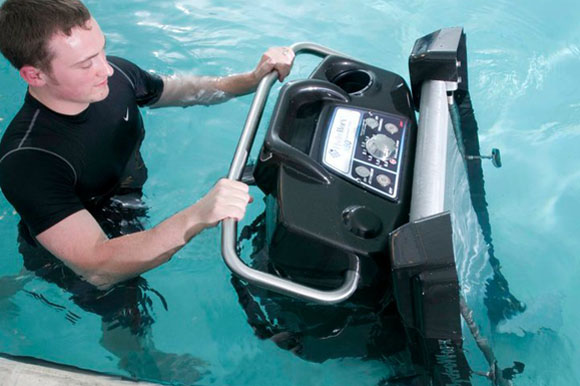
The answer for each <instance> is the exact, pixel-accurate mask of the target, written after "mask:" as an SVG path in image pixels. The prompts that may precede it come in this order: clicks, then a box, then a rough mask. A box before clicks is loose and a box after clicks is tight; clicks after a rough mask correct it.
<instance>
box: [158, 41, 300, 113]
mask: <svg viewBox="0 0 580 386" xmlns="http://www.w3.org/2000/svg"><path fill="white" fill-rule="evenodd" d="M293 62H294V52H293V51H292V50H291V49H290V48H287V47H274V48H270V49H269V50H268V51H266V52H265V53H264V55H262V57H261V59H260V62H259V63H258V65H257V66H256V68H255V69H254V70H253V71H251V72H246V73H243V74H236V75H229V76H224V77H209V76H193V75H175V76H170V77H162V79H163V93H162V94H161V97H160V98H159V100H158V101H157V102H156V103H155V104H153V105H152V106H151V107H152V108H157V107H166V106H183V107H185V106H191V105H196V104H202V105H211V104H217V103H221V102H224V101H226V100H228V99H230V98H231V97H234V96H238V95H244V94H247V93H250V92H252V91H254V90H255V89H256V87H257V86H258V84H259V83H260V81H261V80H262V78H264V76H266V75H267V74H269V73H271V72H272V71H277V72H278V79H279V80H280V81H282V80H284V78H286V76H288V74H289V73H290V69H291V68H292V63H293Z"/></svg>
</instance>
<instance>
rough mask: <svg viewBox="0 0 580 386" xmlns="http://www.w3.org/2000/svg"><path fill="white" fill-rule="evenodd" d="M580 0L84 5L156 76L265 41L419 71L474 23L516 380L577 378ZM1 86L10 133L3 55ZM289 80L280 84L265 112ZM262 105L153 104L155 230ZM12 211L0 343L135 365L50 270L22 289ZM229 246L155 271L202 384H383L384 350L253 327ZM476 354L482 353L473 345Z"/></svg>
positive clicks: (217, 165)
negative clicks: (310, 347)
mask: <svg viewBox="0 0 580 386" xmlns="http://www.w3.org/2000/svg"><path fill="white" fill-rule="evenodd" d="M274 4H275V5H274ZM579 4H580V3H578V2H577V1H571V0H556V1H551V2H533V3H532V2H524V1H505V0H501V1H494V2H488V1H470V2H465V1H463V2H461V1H452V0H443V1H438V2H434V1H430V2H428V1H420V0H411V1H406V2H395V1H379V0H374V1H373V0H367V1H362V0H361V1H358V2H353V1H344V0H338V1H332V2H331V1H295V0H294V1H290V0H280V1H277V2H275V3H273V2H271V1H261V0H258V1H255V2H253V3H252V4H251V5H250V3H249V2H244V1H239V0H229V1H218V0H183V1H176V0H171V1H169V0H168V1H162V0H160V1H157V2H150V1H143V0H124V1H112V0H99V1H96V0H93V1H87V5H88V6H89V8H90V9H91V11H92V13H93V15H94V16H95V18H96V19H97V20H98V21H99V22H100V24H101V27H102V29H103V31H104V32H105V33H106V35H107V40H108V42H107V47H108V51H109V53H110V54H114V55H119V56H124V57H127V58H129V59H131V60H133V61H135V62H137V63H138V64H139V65H140V66H142V67H143V68H145V69H148V70H153V71H155V72H158V73H174V72H183V71H185V72H189V73H194V74H207V75H220V74H229V73H235V72H240V71H247V70H250V69H251V68H253V66H254V64H255V63H256V62H257V61H258V59H259V56H260V54H261V52H262V51H264V50H265V49H266V48H267V47H268V46H271V45H285V44H291V43H293V42H296V41H314V42H317V43H320V44H323V45H326V46H329V47H332V48H334V49H336V50H339V51H342V52H345V53H347V54H349V55H351V56H353V57H356V58H358V59H360V60H362V61H366V62H369V63H371V64H374V65H377V66H379V67H383V68H386V69H389V70H391V71H393V72H397V73H399V74H401V75H402V76H403V77H404V78H406V79H407V80H408V70H407V58H408V55H409V53H410V51H411V48H412V45H413V43H414V41H415V39H417V38H418V37H420V36H423V35H425V34H427V33H429V32H431V31H434V30H436V29H439V28H441V27H445V26H457V25H460V26H463V27H464V28H465V31H466V33H467V44H468V62H469V81H470V86H471V95H472V99H473V101H474V108H475V111H476V117H477V119H478V123H479V126H480V141H481V147H482V152H487V151H490V150H491V148H492V147H498V148H500V149H501V151H502V156H503V161H504V166H503V167H502V168H501V169H495V168H493V167H492V166H491V164H489V163H485V164H484V173H485V178H486V190H487V201H488V203H489V213H490V220H491V225H492V230H493V240H494V245H495V254H496V256H497V257H498V258H499V259H500V261H501V265H502V272H503V273H504V275H505V276H506V278H507V279H508V281H509V284H510V289H511V291H512V293H514V294H515V295H516V297H518V298H519V299H520V300H522V301H524V302H525V303H526V304H527V306H528V309H527V311H526V312H525V313H524V314H521V315H519V316H518V317H516V318H514V319H512V320H511V321H508V322H506V323H503V324H501V325H500V326H499V327H498V331H496V332H494V333H493V334H492V335H491V336H489V338H490V340H491V342H492V346H493V347H494V350H495V352H496V355H497V356H498V358H499V360H500V364H501V365H503V366H508V365H511V362H512V361H514V360H518V361H521V362H524V363H525V364H526V369H525V372H524V373H523V374H522V375H520V376H519V377H517V378H516V384H518V385H558V386H560V385H561V386H564V385H574V384H580V370H579V368H578V366H577V365H578V363H580V350H579V348H578V345H579V344H580V332H579V330H578V328H577V321H578V320H580V310H579V309H578V307H577V305H578V292H579V290H580V284H578V283H579V282H578V279H577V276H578V273H579V272H580V259H579V257H580V256H579V253H578V251H579V250H580V241H579V239H578V237H577V234H578V231H580V226H579V225H578V224H579V222H578V218H579V216H580V203H579V201H578V199H577V197H579V196H580V172H579V171H578V167H577V165H578V161H579V157H578V155H577V154H578V151H577V148H578V145H579V144H580V87H578V86H580V81H579V79H580V43H579V42H580V24H578V20H579V18H578V17H579V16H580V5H579ZM316 63H317V59H314V58H312V57H305V56H301V57H299V58H298V60H297V62H296V65H295V67H294V70H293V73H292V76H291V79H298V78H304V77H306V76H308V74H309V73H310V71H311V70H312V69H313V67H314V65H316ZM0 85H1V86H0V130H1V131H2V132H3V131H4V129H5V127H6V125H7V124H8V123H9V121H10V119H11V118H12V116H13V114H14V113H15V112H16V111H17V110H18V108H19V106H20V103H21V100H22V97H23V95H24V91H25V87H24V84H23V82H22V81H20V80H19V79H18V76H17V72H16V71H15V70H13V69H11V68H9V66H8V64H7V62H6V61H5V60H4V59H1V60H0ZM279 87H280V86H279V85H276V86H275V87H274V89H273V92H272V95H273V96H272V97H271V98H270V101H271V102H270V103H269V105H268V107H269V108H270V110H271V107H272V103H273V100H274V99H275V94H276V91H277V90H278V89H279ZM250 102H251V96H246V97H243V98H239V99H236V100H232V101H230V102H228V103H226V104H223V105H219V106H214V107H210V108H206V107H193V108H189V109H179V108H174V109H164V110H155V111H147V110H145V111H144V112H143V113H144V120H145V124H146V128H147V138H146V141H145V143H144V145H143V153H144V157H145V159H146V162H147V164H148V167H149V171H150V178H149V181H148V183H147V185H146V188H145V194H146V197H147V202H148V204H149V206H150V207H151V209H150V212H149V214H150V223H151V224H156V223H158V222H159V221H161V220H162V219H164V218H166V217H168V216H169V215H171V214H172V213H174V212H176V211H177V210H179V209H181V208H183V207H184V206H185V205H187V204H188V203H193V202H195V200H197V199H198V198H199V197H200V196H201V195H203V194H204V193H205V192H206V191H208V190H209V189H210V188H211V186H212V185H213V183H214V182H215V181H216V180H217V179H218V178H219V177H221V176H223V175H225V174H226V173H227V169H228V167H229V162H230V161H231V157H232V154H233V151H234V148H235V145H236V143H237V140H238V137H239V132H240V129H241V127H242V125H243V122H244V120H245V117H246V114H247V111H248V108H249V104H250ZM267 109H268V108H267ZM270 110H267V112H266V117H265V118H266V119H267V117H268V116H269V111H270ZM261 132H263V130H262V131H261ZM259 136H260V134H258V138H259ZM254 194H255V195H256V197H257V198H259V197H260V195H259V193H258V192H257V191H255V192H254ZM260 202H261V200H260V199H257V200H256V203H255V204H253V205H252V208H250V210H249V213H248V218H249V219H251V218H253V217H254V216H255V215H257V214H258V213H260V212H261V210H262V209H263V207H262V205H261V204H260ZM17 222H18V217H17V215H16V214H15V213H14V211H13V209H12V208H11V207H10V206H9V204H8V203H7V202H6V201H5V199H4V198H3V197H2V198H0V251H2V252H1V257H0V276H3V277H4V278H3V279H2V278H0V352H7V353H11V354H16V355H28V356H34V357H39V358H42V359H46V360H50V361H55V362H59V363H65V364H71V365H74V366H78V367H82V368H87V369H93V370H97V371H103V372H108V373H115V374H121V375H127V373H126V372H124V371H123V370H120V369H119V367H118V358H116V357H114V356H113V355H111V353H109V352H108V351H107V350H105V349H104V348H103V346H102V345H101V343H100V339H101V323H100V318H99V317H98V316H96V315H93V314H89V313H85V312H84V311H82V310H81V309H80V308H78V307H77V306H76V305H75V304H74V303H73V302H72V301H70V300H69V298H68V295H67V294H66V293H65V292H63V291H62V290H60V289H59V288H58V287H56V286H54V285H52V284H48V283H46V282H44V281H43V280H40V279H29V278H28V279H26V278H25V279H23V280H21V281H20V283H23V285H24V289H25V290H26V291H23V290H20V289H19V288H20V286H19V285H16V284H14V283H15V280H16V279H15V278H14V277H18V276H19V275H20V271H21V269H22V261H21V258H20V257H19V255H18V252H17V246H16V241H15V240H16V224H17ZM219 243H220V234H219V230H218V229H217V228H216V229H212V230H208V231H206V232H204V233H202V234H201V235H200V236H198V237H197V238H196V239H195V240H194V241H193V242H192V243H191V244H190V245H188V246H187V247H186V248H184V249H183V250H182V251H180V252H179V253H178V254H177V255H176V256H175V257H174V258H173V259H172V261H171V262H170V263H168V264H166V265H164V266H162V267H160V268H158V269H156V270H154V271H152V272H149V273H147V274H146V275H145V277H146V279H147V280H148V282H149V284H150V286H151V287H153V288H155V289H156V290H157V291H159V292H160V293H162V294H163V296H164V297H165V299H166V301H167V303H168V310H167V311H165V309H164V308H163V305H162V304H161V302H160V301H159V300H157V299H156V298H153V299H154V302H156V303H155V304H154V305H153V307H154V309H155V310H156V314H155V319H156V322H155V324H154V325H153V327H152V341H153V344H154V345H155V347H157V348H158V349H160V350H163V351H165V352H169V353H177V354H185V353H188V354H190V355H192V356H194V357H196V358H199V359H200V360H202V361H203V364H200V365H199V366H198V370H199V371H200V372H201V373H203V376H202V378H201V380H200V381H199V382H200V383H201V384H216V385H234V384H235V385H272V384H275V385H297V384H304V385H345V386H346V385H375V384H377V383H378V382H379V381H380V380H381V379H382V378H384V377H386V376H387V375H389V369H388V368H386V367H385V364H383V363H381V362H379V361H361V360H359V359H341V360H329V361H326V362H324V363H322V364H316V363H309V362H306V361H303V360H301V359H299V358H297V357H295V356H294V355H292V354H291V353H289V352H287V351H284V350H281V349H279V348H278V347H277V346H276V345H275V344H273V343H271V342H269V341H261V340H259V339H257V338H256V337H255V336H254V334H253V331H252V329H251V328H250V327H249V326H248V324H247V322H246V317H245V314H244V313H243V311H242V309H241V307H240V306H239V304H238V299H237V296H236V294H235V292H234V290H233V289H232V287H231V285H230V281H229V276H230V275H229V272H228V270H227V268H226V267H225V265H224V264H223V263H222V261H221V255H220V250H219ZM478 277H480V280H479V281H478V280H477V278H478ZM485 277H486V276H485V274H484V273H481V274H480V276H477V272H475V273H474V272H471V273H470V279H471V281H470V282H469V286H470V288H472V289H473V291H474V292H473V293H480V294H481V293H482V291H483V286H484V279H485ZM473 278H475V280H473ZM16 282H18V280H16ZM30 292H33V293H37V294H42V295H43V296H44V297H45V298H46V299H48V300H50V301H51V302H53V303H55V304H59V305H63V306H65V307H66V308H67V309H68V310H69V311H70V312H74V313H75V314H78V315H79V316H80V320H79V321H78V322H77V323H76V324H74V325H73V324H71V323H70V322H69V321H68V320H67V319H66V318H65V313H64V312H63V311H59V310H58V309H55V308H54V307H50V306H47V305H46V303H43V302H41V301H39V300H38V299H37V298H35V297H33V296H31V295H30ZM474 312H475V313H476V315H477V319H478V320H483V319H485V309H483V308H482V307H479V308H475V310H474ZM481 323H482V324H484V321H482V322H481ZM468 346H469V345H468ZM472 346H473V345H471V346H469V347H472ZM467 357H468V359H471V358H473V360H474V361H475V362H476V363H481V358H480V357H479V356H478V353H476V352H468V353H467ZM477 382H480V381H479V380H477V379H476V383H477ZM481 384H485V383H481Z"/></svg>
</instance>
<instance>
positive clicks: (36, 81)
mask: <svg viewBox="0 0 580 386" xmlns="http://www.w3.org/2000/svg"><path fill="white" fill-rule="evenodd" d="M19 72H20V76H21V77H22V79H24V81H25V82H26V83H28V85H29V86H31V87H42V86H44V85H45V84H46V80H45V75H44V72H43V71H42V70H39V69H38V68H36V67H34V66H23V67H22V68H21V69H20V71H19Z"/></svg>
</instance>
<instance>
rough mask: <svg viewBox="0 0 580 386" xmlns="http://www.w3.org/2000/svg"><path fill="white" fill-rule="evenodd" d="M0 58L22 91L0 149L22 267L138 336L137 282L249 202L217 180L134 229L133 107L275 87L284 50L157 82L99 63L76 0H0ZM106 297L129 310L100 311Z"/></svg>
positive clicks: (134, 69)
mask: <svg viewBox="0 0 580 386" xmlns="http://www.w3.org/2000/svg"><path fill="white" fill-rule="evenodd" d="M0 51H1V52H2V54H3V55H4V56H5V57H6V58H7V59H8V60H9V61H10V63H11V64H12V65H13V66H14V67H15V68H16V69H17V70H18V71H19V73H20V76H21V77H22V78H23V79H24V81H25V82H26V83H27V84H28V92H27V94H26V97H25V100H24V105H23V106H22V108H21V109H20V111H19V112H18V113H17V114H16V116H15V117H14V119H13V120H12V122H11V123H10V125H9V126H8V128H7V129H6V132H5V133H4V136H3V138H2V142H1V143H0V186H1V188H2V191H3V193H4V195H5V196H6V198H7V199H8V201H9V202H10V203H11V204H12V205H13V206H14V208H15V209H16V211H17V212H18V214H19V215H20V217H21V223H20V226H19V229H20V232H19V243H20V251H21V252H22V254H23V256H24V264H25V267H26V268H27V269H29V270H31V271H34V272H35V273H36V274H37V275H39V276H42V277H44V278H46V279H47V280H49V281H51V282H55V283H57V284H58V285H59V286H61V287H63V288H65V289H67V290H68V291H70V292H72V293H73V298H74V299H75V301H77V302H78V303H79V305H81V307H83V308H84V309H86V310H89V311H92V312H96V313H98V314H100V315H101V316H102V317H103V320H104V322H107V323H120V324H121V325H123V324H125V327H127V328H130V329H132V332H133V334H134V335H139V329H138V328H137V327H139V326H137V327H135V324H137V325H139V324H147V323H146V322H144V319H147V313H145V315H143V312H142V309H143V308H144V307H145V308H146V307H147V306H146V305H142V306H141V307H139V306H135V304H136V303H139V302H140V301H141V302H142V303H143V304H145V303H146V302H144V301H143V297H144V295H143V294H142V290H143V288H146V284H144V283H143V282H144V280H143V279H142V278H140V277H139V275H140V274H142V273H144V272H146V271H148V270H151V269H153V268H155V267H157V266H159V265H161V264H163V263H165V262H167V261H169V259H170V258H171V257H172V256H173V255H174V254H175V253H176V252H177V251H178V250H180V249H181V248H182V247H183V246H184V245H185V244H187V243H188V242H189V241H190V240H191V239H192V238H193V237H194V236H195V235H197V234H199V233H200V232H201V231H202V230H204V229H205V228H208V227H212V226H215V225H216V224H217V223H218V222H219V221H221V220H223V219H225V218H234V219H236V220H240V219H241V218H242V217H243V216H244V213H245V209H246V205H247V204H248V202H249V201H250V196H249V193H248V187H247V186H246V185H245V184H243V183H241V182H237V181H230V180H226V179H222V180H220V181H218V182H217V183H216V185H215V186H214V187H213V188H212V189H211V190H210V191H209V192H208V193H207V194H206V195H205V196H204V197H202V198H201V199H199V200H198V201H197V202H196V203H194V204H193V205H190V206H188V207H187V208H185V209H183V210H182V211H180V212H178V213H176V214H175V215H173V216H171V217H169V218H168V219H166V220H165V221H163V222H161V223H160V224H158V225H156V226H154V227H153V228H150V229H147V230H145V229H144V227H143V226H142V225H141V222H140V221H139V219H140V217H142V216H143V215H144V214H145V208H144V205H143V204H142V203H141V201H140V198H141V187H142V186H143V183H144V182H145V180H146V178H147V171H146V168H145V166H144V164H143V161H142V159H141V155H140V151H139V148H140V145H141V141H142V139H143V134H144V131H143V123H142V119H141V115H140V113H139V107H142V106H149V107H153V108H155V107H165V106H189V105H195V104H204V105H209V104H215V103H220V102H223V101H225V100H227V99H229V98H230V97H233V96H236V95H242V94H246V93H249V92H251V91H253V90H254V89H255V87H256V86H257V84H258V83H259V82H260V80H261V79H262V78H263V77H264V76H265V75H267V74H268V73H270V72H272V71H277V72H278V77H279V79H280V80H283V79H284V78H285V77H286V76H287V75H288V73H289V72H290V69H291V66H292V63H293V60H294V54H293V52H292V50H289V49H288V48H284V47H279V48H271V49H269V50H268V51H267V52H266V53H265V54H264V55H263V56H262V58H261V60H260V61H259V63H258V65H257V66H256V68H255V69H254V70H253V71H251V72H248V73H244V74H237V75H231V76H226V77H194V76H185V75H183V76H173V77H162V76H157V75H154V74H151V73H148V72H145V71H143V70H142V69H140V68H139V67H138V66H136V65H135V64H133V63H131V62H129V61H127V60H125V59H122V58H118V57H108V56H106V54H105V36H104V35H103V33H102V32H101V29H100V28H99V24H98V23H97V21H96V20H95V19H94V18H93V17H92V16H91V15H90V13H89V11H88V10H87V8H86V7H85V6H84V5H83V4H82V3H81V2H80V1H79V0H6V1H4V3H3V4H2V6H1V7H0ZM87 294H92V295H87ZM107 297H109V298H111V299H113V300H112V302H116V303H129V304H131V303H132V304H133V306H132V307H129V308H126V306H125V305H124V304H120V305H119V306H118V307H117V310H116V311H111V307H110V304H108V303H107V304H104V302H103V299H105V300H106V298H107ZM87 299H89V300H87ZM124 307H125V308H124ZM113 308H114V307H113ZM136 309H140V310H136ZM121 319H126V320H125V321H123V320H121ZM136 320H137V321H136ZM104 330H105V331H107V329H105V328H104ZM103 340H104V343H103V344H104V345H106V344H107V343H106V337H104V338H103Z"/></svg>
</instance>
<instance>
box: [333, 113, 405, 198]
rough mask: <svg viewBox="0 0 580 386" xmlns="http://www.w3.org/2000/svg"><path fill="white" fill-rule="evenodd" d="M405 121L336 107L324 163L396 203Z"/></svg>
mask: <svg viewBox="0 0 580 386" xmlns="http://www.w3.org/2000/svg"><path fill="white" fill-rule="evenodd" d="M407 126H408V120H407V119H406V118H404V117H400V116H397V115H393V114H387V113H383V112H376V111H369V110H361V109H352V108H346V107H336V108H335V110H334V112H333V113H332V119H331V121H330V125H329V127H328V133H327V137H326V142H325V145H324V152H323V159H322V161H323V163H324V165H326V166H327V167H329V168H330V169H332V170H334V171H335V172H337V173H338V174H340V175H342V176H344V177H345V178H347V179H349V180H351V181H353V182H355V183H356V184H358V185H362V186H363V187H364V188H365V189H367V190H371V191H373V192H375V193H378V194H380V195H382V196H384V197H387V198H389V199H392V200H395V201H398V199H399V197H398V190H399V177H400V174H401V162H402V156H403V151H404V141H405V137H406V136H405V133H406V130H407Z"/></svg>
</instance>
